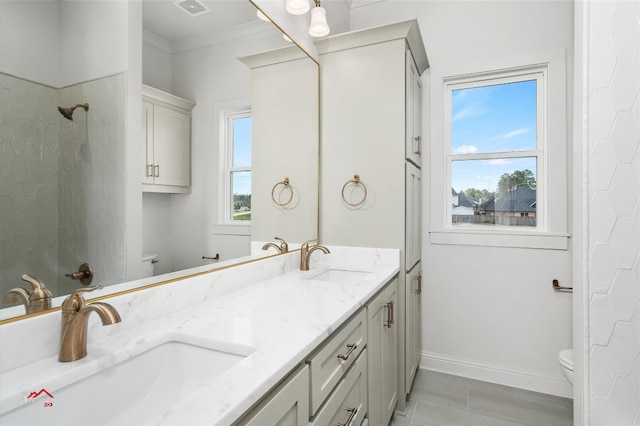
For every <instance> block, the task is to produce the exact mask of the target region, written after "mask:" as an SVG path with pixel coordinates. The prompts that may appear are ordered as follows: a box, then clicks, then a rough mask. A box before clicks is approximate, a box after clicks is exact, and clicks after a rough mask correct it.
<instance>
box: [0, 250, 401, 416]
mask: <svg viewBox="0 0 640 426" xmlns="http://www.w3.org/2000/svg"><path fill="white" fill-rule="evenodd" d="M329 249H330V250H331V253H330V254H328V255H324V254H322V253H315V254H314V255H313V256H312V257H311V264H310V270H309V271H300V270H299V265H300V253H299V252H297V251H294V252H290V253H288V254H285V255H281V256H274V257H271V258H267V259H262V260H258V261H253V262H249V263H246V264H243V265H240V266H237V267H234V268H229V269H223V270H217V271H214V272H209V273H201V274H195V275H194V276H192V277H189V278H186V279H182V280H178V281H175V282H170V283H166V284H164V285H160V286H157V287H153V288H149V289H146V290H142V291H135V292H128V293H124V294H120V295H115V296H112V297H109V298H107V299H104V300H103V302H107V303H109V304H111V305H112V306H113V307H114V308H116V309H117V310H118V312H119V314H120V316H121V318H122V322H121V323H118V324H115V325H111V326H106V327H103V326H102V325H101V324H100V322H99V321H97V317H96V318H93V319H90V322H89V328H88V355H87V356H86V357H85V358H82V359H80V360H78V361H75V362H69V363H61V362H58V350H59V327H60V315H61V314H60V312H59V311H54V312H50V313H47V314H43V315H40V316H36V317H33V318H30V319H25V320H22V321H17V322H13V323H9V324H4V325H2V326H0V340H1V341H2V344H3V351H2V353H1V354H0V368H1V375H2V376H1V377H2V379H1V381H2V386H1V387H0V423H2V424H3V425H11V424H38V423H45V422H46V423H50V424H56V423H60V422H64V423H65V424H68V425H72V424H86V421H87V418H91V422H92V424H131V423H135V424H140V425H142V424H160V423H164V424H184V423H188V424H192V425H230V424H277V422H278V421H277V420H276V419H281V418H282V416H292V415H293V416H297V419H298V422H297V423H296V424H305V425H306V424H308V423H309V422H311V423H312V424H317V425H324V424H330V423H331V422H332V421H333V420H332V419H335V422H336V423H337V422H342V423H344V422H346V421H347V420H348V419H349V418H351V424H353V425H360V424H371V423H368V420H369V410H370V403H369V402H368V401H372V399H371V398H372V392H373V395H374V396H373V397H374V398H376V400H380V401H382V398H385V397H386V395H387V393H389V391H391V392H390V393H396V395H397V391H398V389H397V386H393V385H391V384H387V385H386V386H384V387H383V388H381V387H380V386H379V384H376V383H377V382H376V380H380V378H383V380H384V378H385V377H392V376H393V374H397V365H395V364H393V361H392V359H393V357H392V358H388V355H389V354H394V355H395V354H397V352H396V349H397V346H396V343H395V342H396V340H395V339H396V338H397V337H396V330H395V327H394V324H393V323H394V317H393V306H394V301H395V300H396V299H394V297H397V291H398V290H397V274H398V271H399V258H400V256H399V251H398V250H395V249H355V248H345V247H337V246H336V247H332V246H330V247H329ZM93 293H98V291H95V292H93ZM93 295H94V294H92V296H93ZM24 336H29V339H25V338H24ZM132 377H135V380H132ZM372 377H373V380H372V379H371V378H372ZM374 384H375V385H374ZM372 385H373V386H372ZM378 398H379V399H378ZM47 404H48V405H47ZM345 405H346V406H348V407H349V408H350V410H351V409H353V410H351V411H348V412H347V410H345V409H344V406H345ZM291 408H295V409H294V410H291ZM391 410H393V407H391ZM265 419H266V420H265ZM387 421H388V420H387ZM100 422H103V423H100ZM384 424H386V423H384Z"/></svg>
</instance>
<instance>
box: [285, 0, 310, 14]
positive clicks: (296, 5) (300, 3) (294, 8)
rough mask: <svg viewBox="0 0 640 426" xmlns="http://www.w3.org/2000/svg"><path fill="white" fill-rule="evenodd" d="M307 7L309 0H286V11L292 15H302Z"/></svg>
mask: <svg viewBox="0 0 640 426" xmlns="http://www.w3.org/2000/svg"><path fill="white" fill-rule="evenodd" d="M309 8H310V6H309V0H287V4H286V9H287V12H289V13H290V14H292V15H304V14H305V13H307V12H308V11H309Z"/></svg>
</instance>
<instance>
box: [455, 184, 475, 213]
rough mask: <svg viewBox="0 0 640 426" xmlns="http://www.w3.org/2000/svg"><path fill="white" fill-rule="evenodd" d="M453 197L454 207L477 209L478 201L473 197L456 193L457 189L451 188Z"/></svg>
mask: <svg viewBox="0 0 640 426" xmlns="http://www.w3.org/2000/svg"><path fill="white" fill-rule="evenodd" d="M451 196H452V201H453V207H458V206H462V207H471V208H473V207H475V206H477V205H478V200H476V199H475V198H473V197H470V196H468V195H467V194H465V193H464V191H462V192H459V193H458V192H456V190H455V189H453V188H451Z"/></svg>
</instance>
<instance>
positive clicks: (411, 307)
mask: <svg viewBox="0 0 640 426" xmlns="http://www.w3.org/2000/svg"><path fill="white" fill-rule="evenodd" d="M405 288H406V292H405V306H406V331H405V334H406V340H405V366H406V368H405V374H406V377H405V392H406V393H409V392H410V391H411V385H412V384H413V379H414V378H415V375H416V372H417V371H418V367H419V366H420V357H421V352H422V301H421V300H422V296H421V293H422V271H421V270H420V263H418V264H417V265H416V266H414V268H413V269H412V270H411V271H410V272H408V273H407V278H406V286H405Z"/></svg>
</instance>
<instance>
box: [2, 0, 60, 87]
mask: <svg viewBox="0 0 640 426" xmlns="http://www.w3.org/2000/svg"><path fill="white" fill-rule="evenodd" d="M59 13H60V11H59V3H58V2H54V1H43V2H38V1H32V2H23V1H2V2H0V52H2V55H0V71H2V72H4V73H7V74H11V75H13V76H16V77H21V78H24V79H26V80H31V81H34V82H38V83H42V84H46V85H49V86H52V87H56V88H57V87H60V68H59V57H60V19H59Z"/></svg>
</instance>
